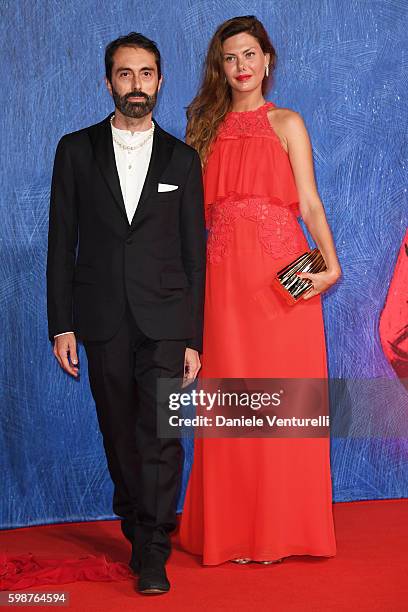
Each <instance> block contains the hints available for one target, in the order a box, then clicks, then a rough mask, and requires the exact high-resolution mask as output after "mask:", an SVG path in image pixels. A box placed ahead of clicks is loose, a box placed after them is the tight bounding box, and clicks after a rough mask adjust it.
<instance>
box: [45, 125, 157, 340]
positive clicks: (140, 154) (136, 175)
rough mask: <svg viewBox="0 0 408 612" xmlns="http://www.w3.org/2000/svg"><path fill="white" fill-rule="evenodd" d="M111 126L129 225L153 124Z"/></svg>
mask: <svg viewBox="0 0 408 612" xmlns="http://www.w3.org/2000/svg"><path fill="white" fill-rule="evenodd" d="M111 128H112V139H113V150H114V153H115V161H116V168H117V170H118V175H119V182H120V188H121V191H122V196H123V201H124V203H125V208H126V214H127V218H128V221H129V225H130V224H131V223H132V219H133V216H134V214H135V212H136V208H137V205H138V203H139V199H140V194H141V193H142V189H143V185H144V182H145V180H146V174H147V169H148V167H149V163H150V158H151V156H152V147H153V131H154V125H153V123H152V128H151V129H150V130H146V131H144V132H133V133H132V132H130V131H129V130H120V129H119V128H117V127H115V126H114V125H113V124H112V122H111ZM119 143H120V144H122V145H123V146H124V147H136V148H135V149H125V148H123V147H121V146H120V144H119ZM138 145H140V146H138ZM71 333H72V332H62V333H61V334H56V335H55V336H54V338H57V336H64V335H65V334H71Z"/></svg>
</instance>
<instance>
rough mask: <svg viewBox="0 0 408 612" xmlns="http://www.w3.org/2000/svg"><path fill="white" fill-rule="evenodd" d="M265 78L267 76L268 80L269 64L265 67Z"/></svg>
mask: <svg viewBox="0 0 408 612" xmlns="http://www.w3.org/2000/svg"><path fill="white" fill-rule="evenodd" d="M265 76H266V78H268V76H269V64H266V66H265Z"/></svg>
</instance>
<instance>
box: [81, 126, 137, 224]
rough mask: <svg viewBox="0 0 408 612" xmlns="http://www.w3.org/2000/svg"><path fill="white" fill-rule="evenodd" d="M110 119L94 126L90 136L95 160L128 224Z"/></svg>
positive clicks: (90, 130)
mask: <svg viewBox="0 0 408 612" xmlns="http://www.w3.org/2000/svg"><path fill="white" fill-rule="evenodd" d="M110 117H111V115H109V117H107V118H106V119H104V120H103V121H102V122H101V123H98V124H97V125H95V126H92V128H90V129H89V136H90V139H91V142H92V146H93V150H94V154H95V159H96V161H97V163H98V166H99V168H100V170H101V173H102V176H103V178H104V180H105V182H106V183H107V185H108V187H109V189H110V191H111V193H112V196H113V198H114V200H115V203H116V204H117V206H118V207H119V209H120V211H121V212H122V214H123V215H124V216H125V218H126V221H127V222H128V218H127V215H126V208H125V203H124V201H123V196H122V190H121V187H120V181H119V175H118V170H117V168H116V161H115V152H114V150H113V141H112V129H111V126H110Z"/></svg>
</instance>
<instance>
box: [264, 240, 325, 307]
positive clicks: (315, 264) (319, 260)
mask: <svg viewBox="0 0 408 612" xmlns="http://www.w3.org/2000/svg"><path fill="white" fill-rule="evenodd" d="M326 269H327V268H326V263H325V261H324V259H323V256H322V254H321V252H320V251H319V249H313V250H311V251H307V252H306V253H303V255H300V257H297V258H296V259H295V260H294V261H292V262H291V263H290V264H288V265H287V266H285V267H284V268H282V270H279V272H277V273H276V276H275V277H274V278H273V280H272V285H273V286H274V287H275V289H277V291H278V292H279V293H280V294H281V295H282V297H283V298H284V299H285V300H286V302H287V303H288V304H290V305H291V306H293V304H296V302H297V301H298V300H299V299H300V298H301V297H302V295H303V294H304V293H305V292H306V291H308V290H309V289H310V288H311V287H313V284H312V281H310V280H309V279H307V278H299V277H298V276H296V275H297V273H298V272H310V273H312V274H315V273H317V272H323V271H324V270H326Z"/></svg>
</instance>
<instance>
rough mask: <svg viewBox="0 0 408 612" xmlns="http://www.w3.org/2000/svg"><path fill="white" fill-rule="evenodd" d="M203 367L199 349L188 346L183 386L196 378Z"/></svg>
mask: <svg viewBox="0 0 408 612" xmlns="http://www.w3.org/2000/svg"><path fill="white" fill-rule="evenodd" d="M200 368H201V362H200V357H199V355H198V351H195V350H194V349H192V348H186V352H185V355H184V378H183V384H182V387H183V388H184V387H188V385H191V383H192V382H194V380H195V379H196V376H197V374H198V372H199V370H200Z"/></svg>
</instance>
